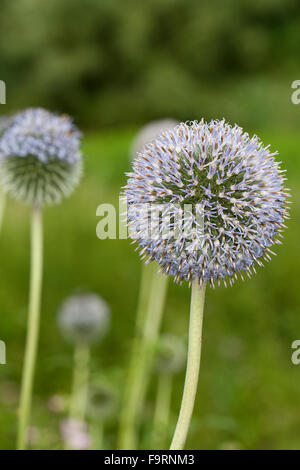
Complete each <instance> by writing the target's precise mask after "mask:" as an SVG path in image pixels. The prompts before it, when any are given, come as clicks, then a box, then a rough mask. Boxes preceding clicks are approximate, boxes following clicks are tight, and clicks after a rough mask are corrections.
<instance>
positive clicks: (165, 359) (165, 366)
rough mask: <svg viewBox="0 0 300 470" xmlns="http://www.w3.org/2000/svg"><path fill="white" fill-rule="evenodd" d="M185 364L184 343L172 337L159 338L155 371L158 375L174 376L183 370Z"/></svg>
mask: <svg viewBox="0 0 300 470" xmlns="http://www.w3.org/2000/svg"><path fill="white" fill-rule="evenodd" d="M185 363H186V347H185V344H184V342H183V341H182V340H181V339H180V338H179V337H177V336H174V335H169V334H168V335H163V336H162V337H161V338H160V341H159V344H158V347H157V351H156V361H155V369H156V371H157V372H158V373H160V374H170V375H172V374H176V373H178V372H181V371H182V370H183V369H184V366H185Z"/></svg>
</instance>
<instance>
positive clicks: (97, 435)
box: [90, 421, 104, 450]
mask: <svg viewBox="0 0 300 470" xmlns="http://www.w3.org/2000/svg"><path fill="white" fill-rule="evenodd" d="M90 428H91V435H92V448H93V450H104V443H103V435H104V432H103V423H102V422H101V421H100V422H97V423H93V424H91V426H90Z"/></svg>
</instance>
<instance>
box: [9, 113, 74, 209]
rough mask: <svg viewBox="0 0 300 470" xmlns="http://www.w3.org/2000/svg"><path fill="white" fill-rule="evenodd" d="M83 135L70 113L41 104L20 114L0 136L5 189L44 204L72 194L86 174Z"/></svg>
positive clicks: (28, 201) (55, 201)
mask: <svg viewBox="0 0 300 470" xmlns="http://www.w3.org/2000/svg"><path fill="white" fill-rule="evenodd" d="M80 136H81V134H80V133H79V131H78V130H77V128H76V127H75V125H74V124H73V122H72V120H71V119H70V118H69V117H68V116H65V115H62V116H60V115H57V114H55V113H51V112H49V111H47V110H44V109H41V108H32V109H27V110H25V111H22V112H20V113H18V114H16V115H15V116H14V117H13V118H12V119H11V120H10V123H9V126H8V127H7V128H6V129H5V131H4V132H3V135H2V137H1V139H0V167H1V168H0V169H1V172H0V174H1V184H2V186H3V188H4V190H5V191H6V192H7V193H9V194H10V195H11V196H13V197H14V198H15V199H18V200H22V201H24V202H25V203H29V204H35V203H36V204H39V205H41V206H43V205H48V204H55V203H58V202H60V200H61V199H62V197H67V196H69V195H70V194H71V193H72V192H73V190H74V188H75V187H76V185H77V184H78V182H79V180H80V178H81V175H82V154H81V152H80Z"/></svg>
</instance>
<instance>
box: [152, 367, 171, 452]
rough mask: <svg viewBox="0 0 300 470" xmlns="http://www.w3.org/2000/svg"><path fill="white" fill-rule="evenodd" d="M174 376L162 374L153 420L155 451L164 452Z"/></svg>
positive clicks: (159, 380) (159, 378) (159, 379)
mask: <svg viewBox="0 0 300 470" xmlns="http://www.w3.org/2000/svg"><path fill="white" fill-rule="evenodd" d="M171 395H172V375H171V374H160V375H159V377H158V385H157V395H156V401H155V409H154V420H153V439H152V442H153V449H156V450H159V449H161V450H164V448H165V443H166V436H167V431H168V424H169V418H170V407H171Z"/></svg>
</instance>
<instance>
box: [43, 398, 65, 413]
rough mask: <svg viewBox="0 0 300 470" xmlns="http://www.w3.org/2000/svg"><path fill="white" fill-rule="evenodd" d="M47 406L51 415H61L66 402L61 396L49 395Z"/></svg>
mask: <svg viewBox="0 0 300 470" xmlns="http://www.w3.org/2000/svg"><path fill="white" fill-rule="evenodd" d="M47 406H48V408H49V410H50V411H52V412H53V413H61V412H62V411H64V410H65V409H66V400H65V398H64V397H63V396H62V395H58V394H56V395H51V397H49V399H48V401H47Z"/></svg>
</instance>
